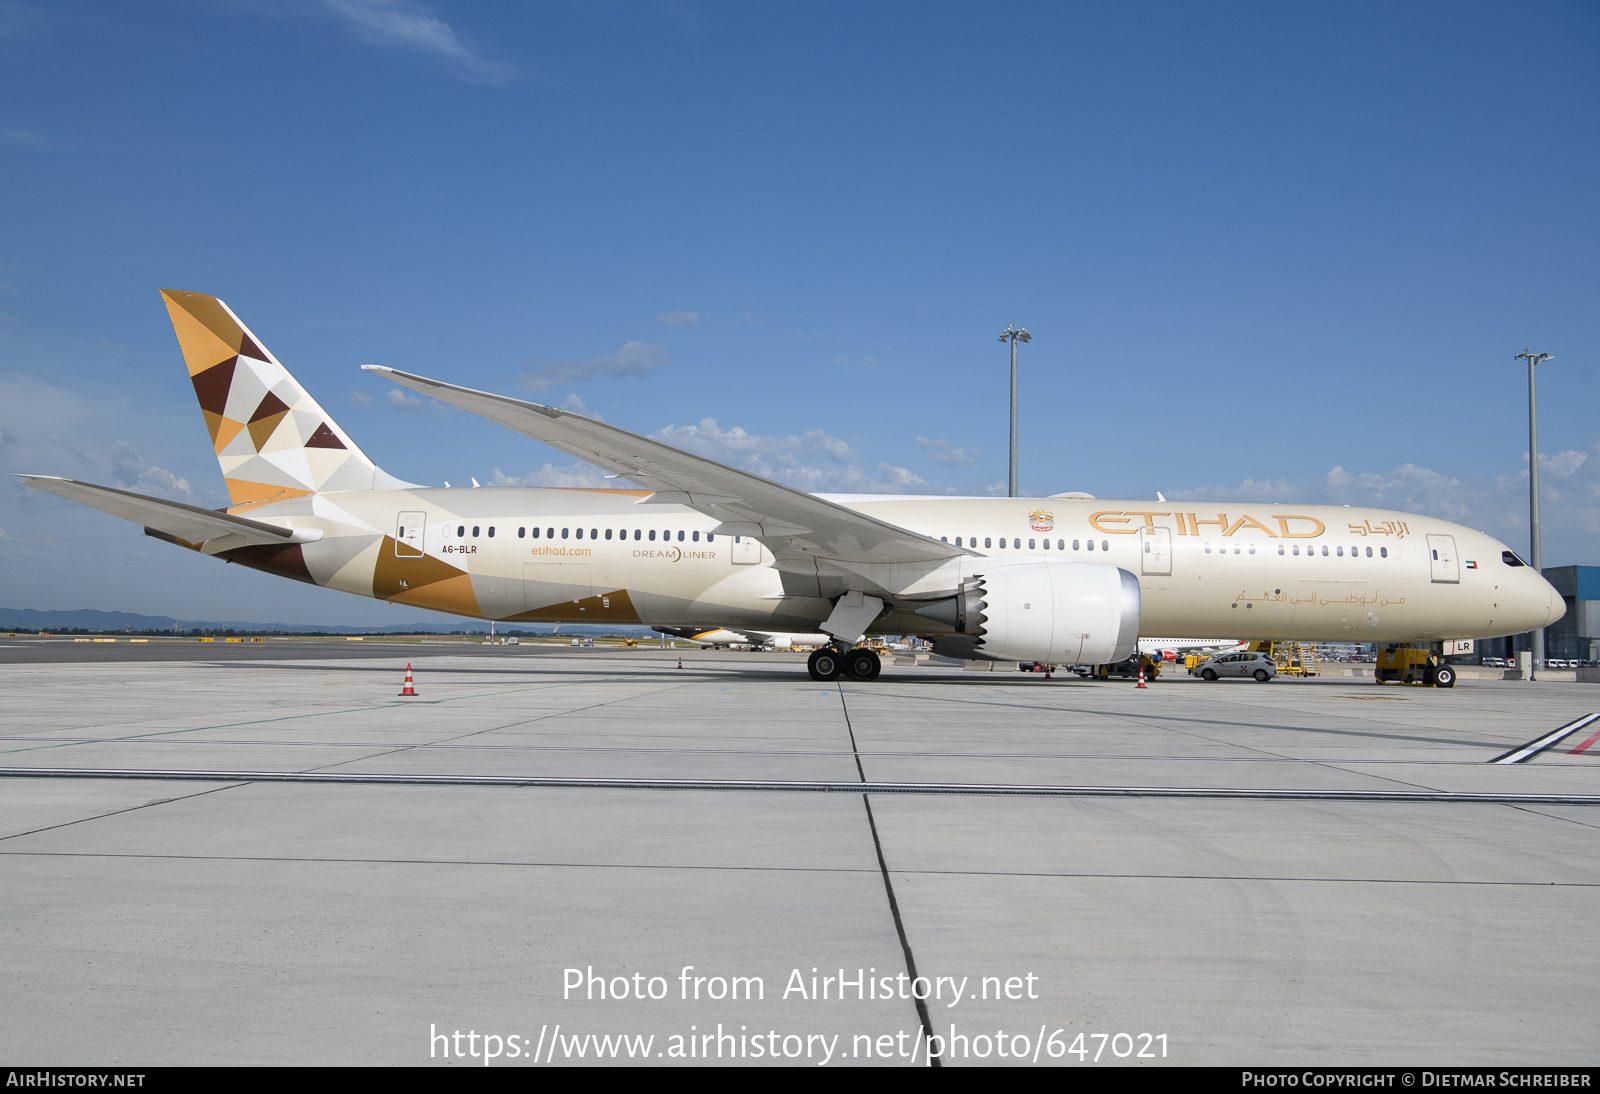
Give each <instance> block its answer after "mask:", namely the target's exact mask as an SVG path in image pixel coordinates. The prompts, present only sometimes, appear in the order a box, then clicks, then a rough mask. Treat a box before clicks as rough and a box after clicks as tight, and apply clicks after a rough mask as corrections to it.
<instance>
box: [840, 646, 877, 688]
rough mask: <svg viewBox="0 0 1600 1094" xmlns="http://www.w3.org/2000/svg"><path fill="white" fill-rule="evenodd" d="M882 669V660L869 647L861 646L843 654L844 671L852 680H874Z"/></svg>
mask: <svg viewBox="0 0 1600 1094" xmlns="http://www.w3.org/2000/svg"><path fill="white" fill-rule="evenodd" d="M882 671H883V662H881V661H879V660H878V655H877V654H875V653H873V652H872V651H871V650H869V649H866V648H864V647H863V648H861V649H855V650H851V651H850V652H849V653H847V654H845V655H844V672H845V675H846V676H848V677H850V679H852V680H862V681H870V680H876V679H877V678H878V673H880V672H882Z"/></svg>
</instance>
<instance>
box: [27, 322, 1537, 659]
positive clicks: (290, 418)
mask: <svg viewBox="0 0 1600 1094" xmlns="http://www.w3.org/2000/svg"><path fill="white" fill-rule="evenodd" d="M162 297H163V298H164V300H165V301H166V305H167V310H168V311H169V312H170V314H171V316H172V324H173V327H174V328H175V329H176V331H177V335H178V344H179V346H180V347H181V348H182V350H183V357H184V361H185V362H186V363H187V365H188V369H189V376H190V378H191V379H192V380H193V382H194V390H195V394H196V396H198V398H199V401H200V410H201V413H202V414H203V415H204V418H205V424H206V429H207V431H208V432H209V433H210V435H211V442H212V445H213V447H214V449H215V451H216V454H217V459H218V460H219V461H220V463H221V465H222V474H223V478H224V480H225V481H226V483H227V487H228V497H229V499H230V501H231V504H230V505H228V506H227V508H226V509H223V510H209V509H203V508H199V507H197V506H192V505H185V504H182V503H179V502H174V501H167V500H164V499H161V498H152V497H145V496H142V495H139V494H134V493H130V492H128V491H125V490H116V489H112V488H110V487H106V486H95V485H91V484H89V483H83V482H77V481H74V480H71V479H64V478H56V477H52V476H44V475H30V476H23V478H24V479H25V481H27V483H28V484H29V485H31V486H35V487H38V488H39V489H41V490H47V491H49V492H51V493H53V494H58V495H60V496H61V497H64V498H69V499H71V500H73V501H77V502H81V503H83V504H84V505H88V506H92V507H93V508H96V509H100V510H103V511H105V512H107V513H111V514H113V515H115V516H119V517H123V518H125V519H127V520H131V521H134V522H135V523H137V524H142V525H144V528H145V533H146V534H147V535H151V536H155V537H157V538H160V539H164V540H167V541H169V542H171V543H174V544H176V545H178V546H180V547H184V548H187V549H189V550H192V551H198V552H199V553H201V554H204V555H214V556H216V557H218V558H221V559H225V560H227V561H229V562H236V563H239V564H241V565H245V566H250V567H253V568H255V569H259V570H264V571H267V572H269V573H274V574H278V575H281V576H283V577H288V578H293V579H295V580H297V581H305V582H309V583H311V584H314V585H321V586H325V587H327V588H330V589H337V590H339V591H341V592H347V593H355V594H357V595H359V596H369V597H374V598H376V599H379V600H388V601H391V602H394V603H397V604H407V605H413V606H416V607H419V608H430V609H433V610H436V611H441V612H450V613H454V614H456V615H461V616H468V617H471V618H475V619H493V620H498V621H500V622H503V623H534V622H539V623H627V624H644V625H647V626H652V627H701V628H705V627H712V626H715V627H726V628H729V629H731V630H735V631H741V632H742V631H745V630H754V631H759V632H822V633H825V634H826V635H827V636H829V637H830V638H831V639H832V643H831V644H830V645H828V646H825V647H823V648H821V649H818V650H817V651H816V652H814V653H813V654H812V655H811V661H810V666H809V667H810V671H811V674H812V675H813V676H814V677H816V678H818V679H832V678H834V677H837V676H839V675H840V674H841V673H843V674H845V675H848V676H851V677H853V678H856V679H872V678H874V677H876V676H877V673H878V659H877V657H876V655H874V654H873V653H872V652H871V651H870V650H868V649H866V648H864V647H860V646H858V643H859V642H860V641H861V639H862V638H863V637H864V636H865V635H868V634H917V635H921V636H923V637H925V638H927V639H928V640H930V641H931V642H932V643H933V645H934V648H935V650H936V651H938V652H939V653H942V654H946V655H949V656H954V657H959V658H966V659H986V660H994V661H999V660H1007V661H1036V662H1042V663H1047V664H1061V665H1071V664H1105V663H1112V662H1117V661H1121V660H1123V659H1124V658H1126V657H1128V656H1129V655H1130V654H1131V653H1133V652H1134V650H1135V648H1136V642H1137V640H1138V637H1139V635H1140V633H1141V632H1142V633H1144V634H1147V635H1191V636H1199V635H1215V634H1221V635H1235V636H1249V637H1252V638H1271V639H1304V640H1326V641H1337V642H1377V643H1407V644H1409V643H1432V642H1439V641H1443V640H1446V639H1457V638H1487V637H1493V636H1498V635H1505V634H1513V633H1517V632H1521V631H1526V630H1530V629H1533V628H1536V627H1543V626H1545V625H1547V624H1549V623H1551V622H1553V621H1554V620H1556V619H1558V618H1559V617H1560V616H1561V614H1562V612H1563V610H1564V605H1563V603H1562V600H1561V598H1560V596H1558V595H1557V594H1556V592H1555V590H1554V589H1553V588H1552V587H1551V586H1550V584H1549V583H1548V582H1546V581H1545V580H1544V578H1543V577H1542V576H1541V575H1540V574H1538V573H1536V572H1535V571H1534V570H1533V569H1532V568H1531V567H1528V566H1525V565H1524V564H1523V563H1522V560H1521V559H1519V558H1518V557H1517V556H1516V555H1515V554H1514V553H1513V552H1512V551H1511V550H1510V548H1508V547H1507V546H1506V545H1505V544H1503V543H1500V542H1498V541H1496V540H1494V539H1492V538H1491V537H1489V536H1487V535H1485V534H1483V533H1481V532H1475V531H1472V530H1471V529H1468V528H1464V527H1462V526H1460V525H1457V524H1450V523H1448V522H1446V521H1442V520H1437V519H1435V518H1433V517H1425V516H1417V515H1413V514H1408V513H1396V512H1388V511H1383V510H1375V509H1360V508H1349V507H1333V506H1306V505H1275V504H1258V503H1250V504H1244V505H1230V506H1229V507H1228V511H1227V512H1213V511H1211V510H1210V509H1206V510H1204V511H1201V510H1199V509H1198V508H1195V509H1193V511H1191V510H1190V509H1183V508H1182V507H1181V506H1180V505H1177V504H1173V503H1170V502H1167V503H1161V508H1160V509H1156V508H1154V507H1153V506H1152V505H1151V504H1150V503H1149V502H1139V501H1125V502H1124V501H1105V500H1096V499H1093V498H1080V497H1074V498H1048V499H1037V498H970V497H969V498H961V497H939V496H932V497H929V496H919V497H900V496H890V495H882V494H872V495H827V494H807V493H803V492H802V491H799V490H794V489H791V488H790V487H787V486H782V485H780V484H778V483H776V482H773V481H772V480H770V479H765V478H762V477H760V476H759V475H752V474H750V473H748V472H745V471H739V470H737V469H735V468H732V467H728V466H726V465H724V464H720V463H717V462H715V461H713V460H708V459H704V458H702V457H700V456H695V455H692V454H690V453H688V452H684V451H682V450H681V449H677V448H673V447H672V446H671V445H667V444H663V443H662V442H660V441H657V440H652V439H650V438H648V437H642V436H640V435H638V434H635V433H629V432H628V431H626V430H624V429H619V428H617V427H616V426H613V425H608V424H606V423H604V422H599V421H595V420H594V419H592V418H586V417H583V416H582V415H578V414H572V413H568V412H565V411H562V410H558V409H556V408H554V407H548V406H541V405H539V404H537V403H530V402H525V401H523V400H520V399H512V398H508V397H506V396H503V395H493V394H489V393H487V392H482V391H473V390H471V389H469V388H464V387H457V386H455V385H453V384H447V383H443V382H441V381H438V380H430V379H426V378H424V377H421V376H414V375H411V374H409V373H405V372H399V371H396V370H394V369H390V368H381V367H379V366H376V365H367V366H364V367H365V368H368V369H370V370H372V371H374V372H376V373H378V374H379V375H381V376H383V377H385V378H386V379H389V380H392V381H394V382H395V383H397V384H401V385H403V386H405V387H407V388H410V389H412V390H414V391H418V392H421V393H422V394H424V395H428V396H431V397H433V398H435V399H438V400H440V401H442V402H446V403H450V404H452V405H454V406H458V407H461V408H463V409H465V410H470V411H472V412H474V413H476V414H479V415H482V416H483V417H485V418H487V419H489V420H490V421H492V422H497V423H499V424H500V425H504V426H507V427H509V428H511V429H514V430H516V431H518V432H520V433H524V434H526V435H527V436H529V437H532V438H533V439H535V440H538V441H542V442H544V443H545V444H548V445H550V446H552V447H554V448H558V449H560V450H561V451H563V452H566V453H568V454H569V455H572V456H576V457H578V458H580V459H583V460H587V461H588V462H590V463H592V464H595V465H597V466H599V467H602V468H604V469H605V470H606V471H608V472H610V473H611V474H612V475H613V476H615V477H616V478H618V479H619V480H623V481H624V483H631V484H633V485H632V487H630V486H627V485H619V486H618V487H617V488H616V489H537V488H525V487H481V488H480V487H467V488H462V487H456V488H449V487H444V488H437V487H427V486H419V485H417V484H415V483H409V482H403V481H402V480H400V479H397V478H395V477H394V476H392V475H389V474H386V473H385V472H384V471H383V470H381V469H380V468H379V467H378V466H377V465H376V464H375V463H373V462H372V460H371V459H369V458H368V457H367V455H366V454H365V453H363V452H362V451H361V449H360V448H358V447H357V446H356V443H355V441H353V440H352V439H351V438H350V437H349V435H347V434H346V433H345V432H344V430H342V429H340V428H339V426H338V424H337V423H335V422H334V420H333V419H332V418H331V417H329V416H328V414H327V412H326V411H324V410H323V409H322V407H321V406H320V405H318V403H317V401H316V400H315V399H313V398H312V397H311V395H310V394H309V393H308V392H307V391H306V390H305V389H304V388H303V387H301V386H300V384H299V383H297V382H296V381H295V379H294V378H293V377H292V376H290V375H289V373H288V371H287V370H286V369H285V368H284V367H283V366H282V365H281V364H279V363H278V360H277V358H275V357H273V355H272V354H271V353H269V352H268V351H267V350H266V348H265V347H264V346H263V345H262V344H261V341H260V340H259V339H258V338H256V337H255V335H254V334H252V333H251V332H250V331H249V329H247V328H246V327H245V325H244V324H243V323H242V322H240V321H239V319H238V317H237V316H235V315H234V313H233V312H232V311H231V310H230V309H229V308H228V306H227V305H226V304H224V303H223V302H222V301H220V300H218V299H216V298H215V297H211V296H206V295H203V294H201V293H191V292H174V291H163V292H162Z"/></svg>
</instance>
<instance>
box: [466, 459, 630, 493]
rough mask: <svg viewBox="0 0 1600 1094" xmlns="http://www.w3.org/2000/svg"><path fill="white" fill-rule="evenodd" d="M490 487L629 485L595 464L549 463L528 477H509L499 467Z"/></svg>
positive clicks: (612, 487) (530, 472)
mask: <svg viewBox="0 0 1600 1094" xmlns="http://www.w3.org/2000/svg"><path fill="white" fill-rule="evenodd" d="M489 485H490V486H564V487H591V488H592V487H602V488H610V489H616V488H618V487H621V488H623V489H626V488H627V486H628V484H627V483H624V482H619V481H617V480H616V479H608V478H606V473H605V472H604V471H602V470H600V469H599V468H598V467H596V466H594V465H593V464H588V463H569V464H565V465H563V466H561V467H557V466H556V465H555V464H552V463H547V464H545V465H544V466H543V467H541V468H539V469H538V470H537V471H529V472H528V473H527V474H526V475H516V476H512V475H507V474H506V473H505V472H504V471H502V470H500V469H499V468H498V467H497V468H495V469H494V475H493V476H491V477H490V479H489Z"/></svg>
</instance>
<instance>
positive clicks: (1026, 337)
mask: <svg viewBox="0 0 1600 1094" xmlns="http://www.w3.org/2000/svg"><path fill="white" fill-rule="evenodd" d="M1000 341H1002V342H1010V343H1011V496H1012V497H1016V496H1017V343H1018V342H1031V341H1033V335H1031V334H1029V333H1028V332H1027V331H1025V330H1023V329H1022V328H1021V327H1019V326H1017V325H1016V324H1015V323H1013V324H1012V325H1011V326H1009V327H1007V328H1006V329H1005V330H1003V331H1001V332H1000Z"/></svg>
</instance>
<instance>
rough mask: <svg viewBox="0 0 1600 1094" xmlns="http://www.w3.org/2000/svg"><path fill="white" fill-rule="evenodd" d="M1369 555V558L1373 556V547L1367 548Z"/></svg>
mask: <svg viewBox="0 0 1600 1094" xmlns="http://www.w3.org/2000/svg"><path fill="white" fill-rule="evenodd" d="M1367 557H1368V558H1371V557H1372V548H1371V547H1368V548H1367Z"/></svg>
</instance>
